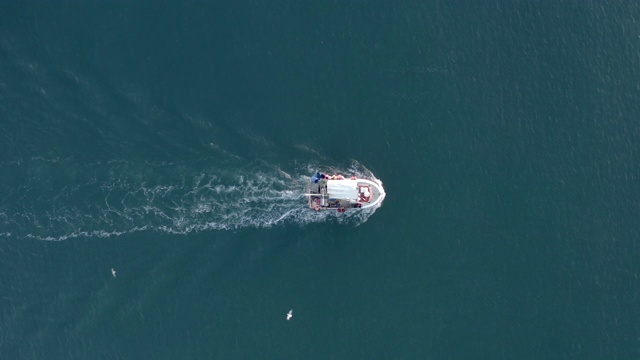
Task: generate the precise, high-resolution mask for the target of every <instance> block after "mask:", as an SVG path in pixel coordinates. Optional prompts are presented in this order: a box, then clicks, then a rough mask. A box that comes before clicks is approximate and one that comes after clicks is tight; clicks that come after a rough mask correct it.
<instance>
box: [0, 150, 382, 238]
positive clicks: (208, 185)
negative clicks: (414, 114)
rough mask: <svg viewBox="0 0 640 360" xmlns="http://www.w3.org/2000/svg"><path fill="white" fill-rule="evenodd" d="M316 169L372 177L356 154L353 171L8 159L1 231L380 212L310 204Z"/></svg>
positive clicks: (181, 225)
mask: <svg viewBox="0 0 640 360" xmlns="http://www.w3.org/2000/svg"><path fill="white" fill-rule="evenodd" d="M317 170H321V171H326V172H335V173H338V172H342V173H344V174H357V175H360V176H366V177H368V178H372V179H374V177H373V174H371V172H369V171H368V170H367V169H366V168H364V167H363V166H362V165H360V164H359V163H357V162H355V161H354V163H353V164H352V165H351V167H349V168H348V169H347V171H343V170H341V169H336V168H327V167H323V168H319V167H318V166H317V165H314V164H304V165H301V166H295V167H294V168H292V169H282V168H279V167H278V166H276V165H274V164H270V163H266V162H263V161H256V162H253V163H250V164H240V163H235V164H234V163H231V164H229V163H226V164H224V166H223V165H221V164H218V165H217V166H213V165H211V164H207V163H206V162H204V161H193V162H178V163H167V162H159V163H148V162H145V163H136V162H129V161H125V160H112V161H106V162H97V163H93V164H81V163H78V162H75V161H73V160H72V159H54V160H51V159H44V158H33V159H30V160H25V161H18V162H16V161H12V162H10V163H9V162H8V163H3V164H0V171H1V172H2V173H4V174H6V175H4V176H3V175H0V181H2V185H3V186H2V188H3V190H2V192H3V193H2V194H0V195H2V198H3V199H4V200H3V202H2V204H1V205H0V224H1V225H2V230H1V231H0V237H6V238H33V239H38V240H49V241H59V240H66V239H70V238H77V237H98V238H101V237H111V236H119V235H123V234H130V233H135V232H139V231H156V232H163V233H169V234H188V233H191V232H200V231H207V230H234V229H241V228H247V227H254V228H268V227H271V226H276V225H286V224H296V225H306V224H310V223H320V222H335V223H341V224H350V225H356V226H357V225H360V224H362V223H364V222H365V221H367V219H368V218H369V216H371V215H372V214H373V212H375V209H363V210H359V211H348V212H346V213H344V214H338V213H337V212H333V211H321V212H315V211H309V210H308V208H307V202H306V199H305V197H304V195H303V193H304V191H303V190H304V187H305V184H306V183H307V182H308V181H309V176H310V175H311V174H313V173H315V172H316V171H317ZM9 174H11V175H9ZM9 176H10V177H9Z"/></svg>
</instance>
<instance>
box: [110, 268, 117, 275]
mask: <svg viewBox="0 0 640 360" xmlns="http://www.w3.org/2000/svg"><path fill="white" fill-rule="evenodd" d="M111 275H113V277H116V270H115V269H114V268H111Z"/></svg>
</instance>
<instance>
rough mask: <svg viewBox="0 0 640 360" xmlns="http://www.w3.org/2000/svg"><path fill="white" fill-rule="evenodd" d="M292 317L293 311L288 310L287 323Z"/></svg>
mask: <svg viewBox="0 0 640 360" xmlns="http://www.w3.org/2000/svg"><path fill="white" fill-rule="evenodd" d="M292 317H293V309H291V310H289V312H288V313H287V321H288V320H291V318H292Z"/></svg>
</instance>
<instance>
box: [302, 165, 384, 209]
mask: <svg viewBox="0 0 640 360" xmlns="http://www.w3.org/2000/svg"><path fill="white" fill-rule="evenodd" d="M307 190H308V192H307V194H305V195H306V196H307V198H308V199H309V208H310V209H313V210H316V211H319V210H337V211H338V212H345V211H347V210H348V209H366V208H372V207H376V206H379V205H380V204H381V203H382V200H383V199H384V197H385V195H386V194H385V192H384V189H383V188H382V184H380V183H379V182H378V181H375V180H371V179H364V178H358V177H356V176H351V177H349V178H346V177H344V176H343V175H340V174H337V175H328V174H322V173H319V172H318V173H316V174H315V176H312V177H311V180H310V181H309V186H308V189H307Z"/></svg>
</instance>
